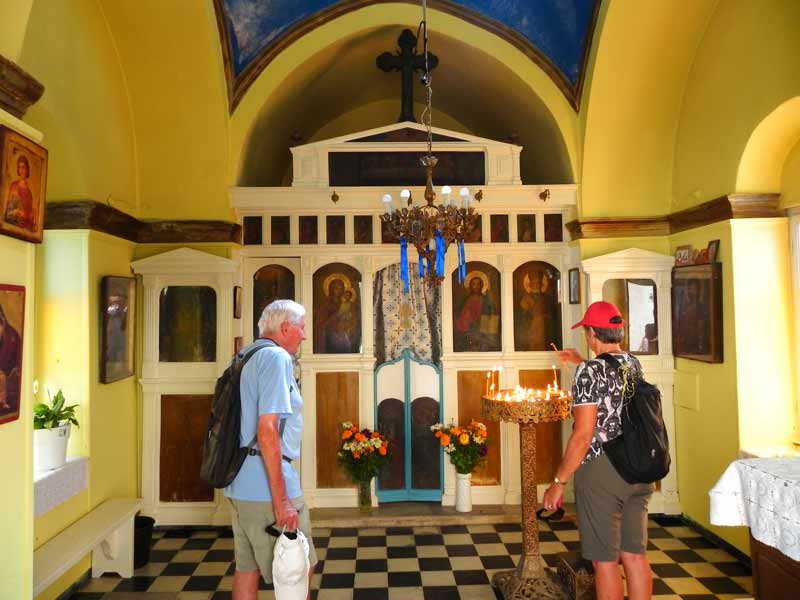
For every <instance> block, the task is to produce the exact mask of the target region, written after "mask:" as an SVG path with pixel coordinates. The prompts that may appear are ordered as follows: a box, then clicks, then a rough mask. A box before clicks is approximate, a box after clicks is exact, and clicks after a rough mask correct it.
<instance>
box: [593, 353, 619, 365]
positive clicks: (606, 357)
mask: <svg viewBox="0 0 800 600" xmlns="http://www.w3.org/2000/svg"><path fill="white" fill-rule="evenodd" d="M595 358H597V359H598V360H602V361H604V362H605V363H607V364H609V365H611V366H612V367H614V368H616V369H619V368H620V367H621V366H622V365H621V364H620V362H619V361H618V360H617V359H616V358H615V357H614V355H613V354H609V353H608V352H603V353H602V354H600V355H598V356H596V357H595Z"/></svg>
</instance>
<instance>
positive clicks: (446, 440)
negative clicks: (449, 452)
mask: <svg viewBox="0 0 800 600" xmlns="http://www.w3.org/2000/svg"><path fill="white" fill-rule="evenodd" d="M439 442H440V443H441V444H442V446H449V445H450V436H449V435H447V434H446V433H444V434H442V437H441V439H440V440H439Z"/></svg>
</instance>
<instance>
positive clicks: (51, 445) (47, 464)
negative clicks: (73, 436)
mask: <svg viewBox="0 0 800 600" xmlns="http://www.w3.org/2000/svg"><path fill="white" fill-rule="evenodd" d="M69 431H70V424H69V423H67V424H66V425H61V426H60V427H53V428H52V429H34V430H33V469H34V470H35V471H52V470H53V469H57V468H58V467H60V466H61V465H63V464H64V463H65V462H66V461H67V442H68V441H69Z"/></svg>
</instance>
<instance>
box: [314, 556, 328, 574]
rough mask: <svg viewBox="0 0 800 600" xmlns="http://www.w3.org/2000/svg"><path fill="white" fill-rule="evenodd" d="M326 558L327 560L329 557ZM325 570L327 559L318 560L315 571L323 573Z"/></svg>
mask: <svg viewBox="0 0 800 600" xmlns="http://www.w3.org/2000/svg"><path fill="white" fill-rule="evenodd" d="M325 560H327V558H326V559H325ZM324 570H325V561H324V560H318V561H317V564H315V565H314V573H322V572H323V571H324Z"/></svg>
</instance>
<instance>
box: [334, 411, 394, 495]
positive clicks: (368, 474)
mask: <svg viewBox="0 0 800 600" xmlns="http://www.w3.org/2000/svg"><path fill="white" fill-rule="evenodd" d="M338 457H339V463H340V464H341V465H342V466H343V467H344V468H345V469H346V470H347V472H348V473H349V474H350V477H351V478H352V480H353V482H354V483H361V482H367V483H369V482H370V481H371V480H372V478H373V477H375V476H376V475H378V473H379V472H380V470H381V467H383V465H384V464H386V461H387V460H388V459H389V441H388V440H387V439H386V438H385V437H384V436H383V435H381V434H380V433H378V432H377V431H370V430H369V429H362V430H360V431H359V429H358V425H353V424H352V423H350V422H349V421H346V422H344V423H342V447H341V449H340V450H339V454H338Z"/></svg>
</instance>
